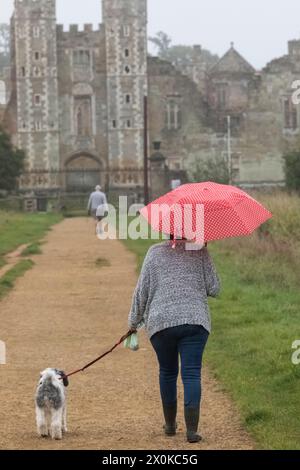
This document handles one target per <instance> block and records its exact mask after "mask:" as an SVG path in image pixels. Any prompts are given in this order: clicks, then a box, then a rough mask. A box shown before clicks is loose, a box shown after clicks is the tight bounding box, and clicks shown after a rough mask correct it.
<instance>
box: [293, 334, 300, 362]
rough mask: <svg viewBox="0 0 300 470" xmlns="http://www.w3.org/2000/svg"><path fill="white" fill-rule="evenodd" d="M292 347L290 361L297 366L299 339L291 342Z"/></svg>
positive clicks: (299, 357)
mask: <svg viewBox="0 0 300 470" xmlns="http://www.w3.org/2000/svg"><path fill="white" fill-rule="evenodd" d="M292 349H294V350H295V351H294V352H293V354H292V363H293V364H294V366H298V365H299V364H300V339H297V340H296V341H294V342H293V344H292Z"/></svg>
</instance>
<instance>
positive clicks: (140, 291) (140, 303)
mask: <svg viewBox="0 0 300 470" xmlns="http://www.w3.org/2000/svg"><path fill="white" fill-rule="evenodd" d="M149 258H150V256H149V252H148V254H147V256H146V258H145V260H144V263H143V267H142V270H141V274H140V277H139V280H138V283H137V286H136V288H135V291H134V294H133V299H132V304H131V309H130V313H129V317H128V326H129V328H137V327H138V325H140V324H143V322H144V313H145V308H146V305H147V301H148V296H149V287H150V269H149Z"/></svg>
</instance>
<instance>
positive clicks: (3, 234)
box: [0, 211, 62, 299]
mask: <svg viewBox="0 0 300 470" xmlns="http://www.w3.org/2000/svg"><path fill="white" fill-rule="evenodd" d="M60 220H62V216H61V215H59V214H55V213H53V214H52V213H51V214H50V213H49V214H24V213H21V212H6V211H0V267H1V266H4V265H5V264H6V262H5V255H6V254H7V253H10V252H11V251H13V250H15V249H16V248H18V246H20V245H24V244H29V246H28V247H27V248H26V249H25V250H23V253H22V256H31V255H34V254H39V253H40V252H41V249H40V245H41V243H40V241H39V240H40V239H41V238H42V237H43V236H44V235H45V234H46V232H47V231H48V230H50V228H51V226H52V225H53V224H55V223H57V222H59V221H60ZM32 265H33V262H32V261H31V260H21V261H19V262H18V263H17V264H16V265H15V266H14V267H13V268H12V269H11V270H10V271H8V272H7V273H6V274H5V275H4V276H3V277H1V278H0V299H1V298H2V297H3V296H4V295H6V294H7V293H8V292H9V290H10V289H11V288H12V287H13V286H14V281H15V280H16V279H17V278H18V277H20V276H22V275H23V274H24V273H25V272H26V271H27V270H28V269H29V268H31V266H32Z"/></svg>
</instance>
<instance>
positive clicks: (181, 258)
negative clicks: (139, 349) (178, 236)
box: [128, 241, 220, 338]
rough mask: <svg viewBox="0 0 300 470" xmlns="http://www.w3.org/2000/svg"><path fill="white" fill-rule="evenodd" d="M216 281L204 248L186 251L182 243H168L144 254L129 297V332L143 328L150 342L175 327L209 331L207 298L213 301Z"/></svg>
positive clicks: (218, 288) (214, 271)
mask: <svg viewBox="0 0 300 470" xmlns="http://www.w3.org/2000/svg"><path fill="white" fill-rule="evenodd" d="M219 291H220V281H219V278H218V275H217V272H216V269H215V266H214V264H213V262H212V259H211V257H210V255H209V253H208V250H207V248H203V249H202V250H197V251H187V250H186V249H185V243H183V242H179V243H177V245H176V248H175V249H173V248H172V244H171V243H170V241H167V242H163V243H160V244H158V245H154V246H152V247H151V248H150V250H149V251H148V253H147V255H146V257H145V260H144V264H143V267H142V271H141V274H140V277H139V280H138V283H137V286H136V289H135V292H134V295H133V299H132V306H131V311H130V314H129V319H128V323H129V328H136V327H137V326H138V325H140V324H141V323H142V324H144V326H145V328H146V332H147V334H148V336H149V338H151V336H153V335H154V334H155V333H157V332H159V331H161V330H164V329H166V328H170V327H173V326H179V325H185V324H190V325H201V326H203V327H204V328H205V329H206V330H207V331H208V332H210V330H211V321H210V313H209V307H208V301H207V297H208V296H211V297H216V296H217V295H218V294H219Z"/></svg>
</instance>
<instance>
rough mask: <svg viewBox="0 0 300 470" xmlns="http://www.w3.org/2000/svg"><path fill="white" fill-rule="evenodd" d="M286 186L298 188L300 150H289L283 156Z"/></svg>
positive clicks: (299, 183)
mask: <svg viewBox="0 0 300 470" xmlns="http://www.w3.org/2000/svg"><path fill="white" fill-rule="evenodd" d="M284 169H285V179H286V186H287V188H289V189H293V190H296V191H298V190H300V152H291V153H289V154H287V155H285V156H284Z"/></svg>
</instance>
